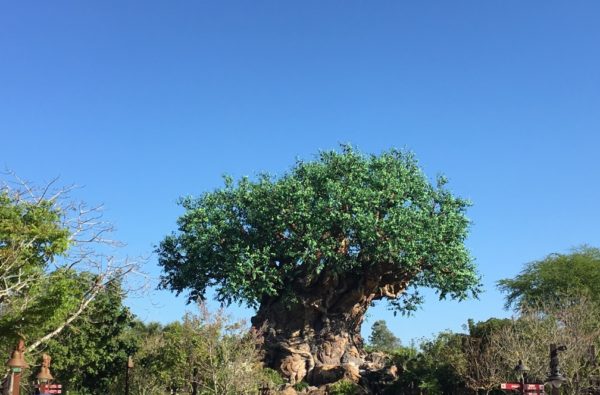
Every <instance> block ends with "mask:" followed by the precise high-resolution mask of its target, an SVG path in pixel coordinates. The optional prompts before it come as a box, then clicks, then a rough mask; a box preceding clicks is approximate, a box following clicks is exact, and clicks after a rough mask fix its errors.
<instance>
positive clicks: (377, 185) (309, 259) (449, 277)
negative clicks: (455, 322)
mask: <svg viewBox="0 0 600 395" xmlns="http://www.w3.org/2000/svg"><path fill="white" fill-rule="evenodd" d="M445 183H446V180H445V179H444V178H443V177H439V178H438V180H437V185H435V186H434V185H431V184H430V182H429V181H428V179H427V178H426V176H425V175H424V174H423V172H422V171H421V169H420V168H419V166H418V164H417V161H416V160H415V158H414V157H413V155H412V154H410V153H405V152H402V151H398V150H391V151H388V152H384V153H383V154H381V155H379V156H376V155H370V156H366V155H362V154H360V153H358V152H357V151H356V150H354V149H352V148H351V147H348V146H344V147H343V151H342V152H335V151H328V152H322V153H320V154H319V155H318V157H317V159H316V160H314V161H311V162H305V161H297V162H296V164H295V166H294V167H293V168H292V169H291V170H290V171H289V172H287V173H285V174H283V175H282V176H281V177H273V176H270V175H267V174H262V175H260V176H259V177H258V179H257V180H255V181H253V180H250V179H249V178H242V179H241V180H239V182H237V183H234V181H233V180H232V179H231V178H229V177H226V179H225V186H224V188H222V189H218V190H215V191H212V192H207V193H204V194H203V195H201V196H200V197H199V198H192V197H187V198H183V199H181V201H180V204H181V205H182V206H183V208H184V209H185V213H184V214H183V215H182V216H181V217H180V218H179V221H178V225H179V232H177V233H173V234H172V235H170V236H167V237H166V238H165V239H164V240H163V241H162V242H161V243H160V246H159V247H158V248H157V252H158V254H159V263H160V265H161V266H162V268H163V270H164V275H163V276H162V283H161V284H162V287H164V288H169V289H171V290H174V291H176V292H177V293H180V292H183V291H184V290H189V292H190V293H189V299H190V300H195V299H197V298H203V297H204V296H205V294H206V290H207V288H208V287H211V286H212V287H215V289H216V297H217V299H218V300H219V301H221V302H223V303H231V302H233V301H235V302H245V303H247V304H248V305H250V306H257V305H259V304H260V303H261V301H262V300H263V298H265V297H274V296H276V297H284V298H286V300H288V301H290V302H294V301H295V300H297V299H296V298H297V295H298V293H299V289H300V288H304V289H306V288H310V287H311V286H315V285H317V284H320V283H321V282H323V281H324V279H332V278H342V277H344V276H347V275H360V274H361V273H365V272H366V271H371V272H372V273H378V278H379V285H380V295H381V297H387V298H390V299H391V300H393V301H394V302H393V303H394V306H395V307H396V308H397V309H398V310H400V311H407V310H411V309H414V308H415V306H416V305H417V304H418V303H419V302H420V299H419V298H418V296H417V295H416V294H415V293H410V292H406V289H407V287H408V286H409V285H410V286H411V287H413V289H416V288H417V287H419V286H426V287H432V288H434V289H437V290H438V291H439V294H440V297H441V298H443V297H445V296H446V295H450V296H451V297H454V298H459V299H462V298H465V297H467V296H468V294H469V293H476V292H477V290H478V276H477V274H476V271H475V267H474V265H473V262H472V260H471V258H470V257H469V253H468V251H467V250H466V248H465V246H464V241H465V238H466V237H467V231H468V226H469V220H468V219H467V217H466V216H465V209H466V208H467V206H468V205H469V204H468V202H467V201H466V200H464V199H461V198H458V197H455V196H454V195H452V194H451V193H450V191H449V190H447V189H446V188H445V187H444V185H445ZM398 298H400V300H398Z"/></svg>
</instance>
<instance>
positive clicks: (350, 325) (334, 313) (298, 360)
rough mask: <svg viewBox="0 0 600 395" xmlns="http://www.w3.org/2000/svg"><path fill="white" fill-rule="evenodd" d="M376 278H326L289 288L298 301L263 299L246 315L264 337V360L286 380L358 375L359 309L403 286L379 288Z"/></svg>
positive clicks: (360, 361)
mask: <svg viewBox="0 0 600 395" xmlns="http://www.w3.org/2000/svg"><path fill="white" fill-rule="evenodd" d="M380 279H381V277H378V278H373V276H358V275H357V276H347V277H344V278H342V279H337V278H335V277H328V278H327V279H326V280H325V281H321V282H319V283H318V285H315V286H312V287H310V288H305V287H302V285H301V284H295V286H293V292H294V294H295V295H296V296H297V298H298V300H299V302H298V303H296V304H295V305H293V306H286V305H285V303H284V302H283V300H282V299H281V298H268V299H265V300H263V303H261V306H260V309H259V310H258V312H257V314H256V316H255V317H253V318H252V324H253V326H254V328H256V329H257V330H260V331H262V335H263V336H264V344H263V350H264V360H265V363H266V364H267V366H269V367H271V368H273V369H277V370H280V371H281V372H282V373H283V374H284V375H285V376H287V377H288V378H289V380H290V382H291V383H292V384H293V383H296V382H299V381H301V380H302V379H305V380H306V381H308V382H309V383H310V384H314V385H320V384H325V383H329V382H334V381H337V380H339V379H341V378H343V377H346V378H348V379H350V380H353V381H358V379H359V378H360V375H359V367H360V366H361V365H363V364H364V362H365V356H366V353H365V352H364V351H363V339H362V337H361V335H360V328H361V324H362V322H363V320H364V315H365V312H366V311H367V308H368V307H369V306H370V304H371V302H372V301H373V300H375V299H380V298H382V297H386V296H387V297H390V296H393V295H398V294H399V293H401V292H402V287H403V285H402V284H400V283H398V284H396V285H395V286H393V287H392V286H387V287H384V288H379V287H378V284H379V280H380Z"/></svg>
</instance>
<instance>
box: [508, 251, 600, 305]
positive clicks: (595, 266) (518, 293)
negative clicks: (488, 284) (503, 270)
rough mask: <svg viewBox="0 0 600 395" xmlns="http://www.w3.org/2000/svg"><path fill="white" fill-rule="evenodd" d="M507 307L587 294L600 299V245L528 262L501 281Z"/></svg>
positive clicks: (598, 300) (591, 297)
mask: <svg viewBox="0 0 600 395" xmlns="http://www.w3.org/2000/svg"><path fill="white" fill-rule="evenodd" d="M498 285H499V288H500V290H502V291H503V292H505V293H506V307H507V308H508V307H510V306H514V307H516V308H521V307H525V306H529V307H532V306H533V307H535V306H539V305H540V304H544V305H548V303H549V302H550V303H556V304H561V303H566V302H568V300H569V299H570V298H572V297H575V299H577V298H579V297H581V296H585V297H587V298H590V299H591V300H593V301H595V302H596V303H600V249H598V248H593V247H589V246H583V247H579V248H575V249H573V251H571V252H570V253H568V254H556V253H555V254H550V255H548V256H547V257H545V258H544V259H541V260H538V261H534V262H531V263H528V264H527V265H526V266H525V269H523V271H522V272H521V273H520V274H519V275H517V276H516V277H515V278H509V279H503V280H500V281H499V282H498Z"/></svg>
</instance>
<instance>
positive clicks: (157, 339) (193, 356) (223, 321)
mask: <svg viewBox="0 0 600 395" xmlns="http://www.w3.org/2000/svg"><path fill="white" fill-rule="evenodd" d="M137 330H138V331H139V333H140V335H141V337H140V340H141V342H140V344H139V351H138V352H137V354H136V355H135V360H136V367H135V368H134V371H133V374H132V391H133V392H132V393H134V394H136V393H138V394H146V395H154V394H161V395H162V394H165V393H174V392H176V393H190V394H198V395H200V394H202V395H211V394H214V395H243V394H256V393H257V391H258V387H259V386H260V385H261V384H262V383H263V382H265V383H269V382H270V381H269V377H268V376H267V374H266V372H265V371H264V370H263V369H262V364H261V362H260V360H259V354H258V349H257V343H256V339H255V338H254V337H253V336H252V335H249V334H248V331H247V327H246V326H245V325H244V324H243V323H240V322H237V323H236V322H233V323H232V322H230V321H229V320H228V319H227V318H226V317H225V316H224V315H223V314H222V313H221V312H218V313H215V314H211V313H209V312H208V311H207V310H206V309H204V308H201V311H200V314H197V315H195V314H187V315H186V316H185V317H184V318H183V320H182V321H181V322H174V323H171V324H169V325H166V326H164V327H162V326H160V325H157V324H150V325H148V326H141V327H138V328H137ZM194 391H195V392H194Z"/></svg>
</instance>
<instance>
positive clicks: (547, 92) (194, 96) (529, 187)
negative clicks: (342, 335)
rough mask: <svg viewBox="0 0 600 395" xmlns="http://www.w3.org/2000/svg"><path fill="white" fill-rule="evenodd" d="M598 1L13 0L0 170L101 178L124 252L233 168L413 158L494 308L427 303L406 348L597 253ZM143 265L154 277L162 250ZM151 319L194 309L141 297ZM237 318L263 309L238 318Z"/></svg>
mask: <svg viewBox="0 0 600 395" xmlns="http://www.w3.org/2000/svg"><path fill="white" fill-rule="evenodd" d="M599 14H600V3H598V2H596V1H579V2H566V1H562V2H558V1H529V2H522V1H487V2H481V1H452V2H442V1H432V2H398V1H380V2H366V1H329V2H323V1H302V2H300V1H297V2H292V1H255V2H249V1H218V2H217V1H215V2H200V1H194V2H192V1H178V2H166V1H127V2H124V1H102V2H76V1H72V2H64V1H52V2H36V3H28V2H4V3H2V4H0V137H1V139H0V165H2V166H5V167H7V168H10V169H12V170H14V171H16V172H17V173H18V174H19V175H20V176H22V177H24V178H27V179H29V180H32V181H34V182H37V183H42V182H44V181H47V180H49V179H52V178H54V177H55V176H60V177H61V182H62V183H64V184H71V183H77V184H81V185H85V188H84V189H83V190H81V191H80V192H79V194H80V196H81V197H82V198H83V199H85V200H86V201H88V202H90V203H105V205H106V208H107V213H106V216H107V218H108V219H109V220H111V221H113V222H114V223H115V224H116V226H117V228H118V233H117V237H118V238H119V239H121V240H123V241H124V242H126V243H127V244H128V246H127V247H126V248H125V249H124V251H123V253H124V254H129V255H132V256H136V255H148V254H150V253H151V252H152V249H153V245H155V244H156V243H158V242H159V241H160V239H161V238H162V237H163V236H164V235H166V234H167V233H169V232H171V231H172V230H174V229H175V220H176V218H177V216H178V215H179V214H180V213H181V211H180V209H179V208H178V207H177V205H176V203H175V202H176V200H177V198H178V197H179V196H182V195H189V194H192V195H199V194H201V193H202V192H203V191H207V190H212V189H214V188H217V187H219V186H220V185H222V182H221V175H222V174H225V173H227V174H231V175H233V176H234V177H240V176H242V175H250V176H252V175H255V174H256V173H258V172H260V171H268V172H271V173H275V174H281V173H283V172H285V171H286V169H288V168H289V167H290V166H291V165H292V164H293V162H294V159H295V158H296V157H300V158H303V159H310V158H311V157H312V156H313V155H314V154H315V153H317V152H318V151H319V150H320V149H332V148H336V147H337V146H338V144H339V143H341V142H349V143H352V144H354V145H355V146H357V147H358V148H359V149H360V150H362V151H363V152H366V153H378V152H381V151H383V150H387V149H389V148H391V147H398V148H407V149H410V150H412V151H414V152H415V154H416V156H417V158H418V159H419V160H420V163H421V165H422V166H423V168H424V169H425V171H426V173H427V174H428V175H429V176H431V177H434V176H435V175H436V174H438V173H444V174H446V175H447V176H448V177H449V179H450V185H449V186H450V188H451V189H452V190H453V191H454V192H455V193H456V194H458V195H461V196H464V197H467V198H470V199H471V200H472V201H473V203H474V206H473V207H472V208H471V209H470V210H469V213H468V214H469V216H470V218H471V219H472V220H473V226H472V230H471V235H470V237H469V239H468V246H469V248H470V250H471V252H472V255H473V256H474V258H475V259H476V262H477V264H478V266H479V270H480V272H481V274H482V276H483V282H484V286H485V289H486V292H485V293H484V294H483V295H481V298H480V300H479V301H469V302H463V303H460V304H459V303H455V302H438V301H437V300H436V299H435V297H433V296H430V297H428V298H427V302H426V303H425V305H424V306H423V309H422V310H421V311H418V312H417V313H416V314H415V316H414V317H411V318H403V317H393V316H392V315H391V314H390V313H389V312H387V311H386V310H385V307H384V306H377V307H376V308H374V309H372V311H371V312H370V313H369V318H368V321H367V323H366V324H365V330H364V331H363V332H365V333H367V332H368V329H369V328H370V325H371V324H372V322H373V321H374V320H375V319H380V318H383V319H386V320H387V321H388V325H389V327H390V328H392V329H393V330H394V332H395V333H396V334H397V335H398V336H399V337H401V338H402V339H403V341H408V340H409V339H411V338H418V337H421V336H430V335H431V334H433V333H435V332H438V331H440V330H443V329H446V328H450V329H453V330H460V328H461V325H462V324H464V323H465V322H466V320H467V319H468V318H470V317H472V318H475V319H478V320H482V319H486V318H489V317H491V316H503V315H507V314H508V313H507V312H505V311H503V310H502V305H503V300H502V295H500V294H499V293H498V292H497V290H496V289H495V282H496V281H497V280H498V279H500V278H504V277H510V276H514V275H515V274H516V273H518V272H519V270H521V268H522V265H523V264H524V263H526V262H529V261H531V260H534V259H538V258H542V257H543V256H545V255H546V254H548V253H551V252H565V251H568V250H569V248H570V247H573V246H576V245H580V244H582V243H588V244H591V245H595V246H600V232H599V231H598V224H599V223H600V211H599V210H598V206H597V204H598V202H599V201H600V184H599V182H598V180H599V175H600V164H599V162H598V159H597V151H598V148H599V147H600V137H599V132H600V72H599V71H598V70H600V48H599V46H600V44H599V43H600V24H598V15H599ZM145 269H146V271H147V272H149V273H150V274H152V275H153V276H158V275H159V274H160V272H159V269H158V267H157V266H156V257H154V256H151V257H150V260H149V262H148V265H147V266H146V268H145ZM128 304H129V305H130V306H131V307H132V309H133V311H134V312H135V313H136V314H138V315H139V316H140V317H141V318H143V319H145V320H160V321H162V322H167V321H170V320H176V319H178V318H179V317H181V315H182V313H183V311H184V310H185V308H186V306H185V301H184V298H182V297H180V298H175V297H174V296H172V295H171V294H169V293H168V292H165V291H153V292H150V293H149V294H146V295H144V296H143V297H137V298H132V299H130V300H129V301H128ZM229 311H230V312H231V313H232V314H233V315H234V316H236V317H248V316H250V315H251V312H249V311H246V310H244V309H240V308H237V307H232V308H230V309H229Z"/></svg>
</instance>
